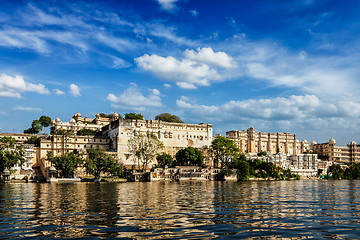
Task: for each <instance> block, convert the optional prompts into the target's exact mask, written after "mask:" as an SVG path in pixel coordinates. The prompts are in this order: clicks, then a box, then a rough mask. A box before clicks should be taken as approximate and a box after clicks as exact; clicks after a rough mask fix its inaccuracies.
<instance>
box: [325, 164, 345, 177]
mask: <svg viewBox="0 0 360 240" xmlns="http://www.w3.org/2000/svg"><path fill="white" fill-rule="evenodd" d="M328 175H330V176H331V178H333V179H342V178H344V170H343V169H342V168H341V167H340V165H338V164H333V165H331V166H330V167H329V169H328Z"/></svg>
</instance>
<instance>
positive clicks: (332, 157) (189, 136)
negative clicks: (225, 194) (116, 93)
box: [0, 112, 360, 179]
mask: <svg viewBox="0 0 360 240" xmlns="http://www.w3.org/2000/svg"><path fill="white" fill-rule="evenodd" d="M60 129H61V130H66V131H65V132H63V134H62V135H56V133H57V132H58V130H60ZM81 129H91V130H95V131H97V132H98V133H97V134H96V135H92V136H80V135H76V133H77V131H79V130H81ZM140 134H153V135H155V136H156V137H157V138H158V139H159V140H160V141H161V142H162V143H163V145H164V152H166V153H168V154H170V155H171V156H173V157H175V154H176V153H177V152H178V151H179V150H180V149H183V148H186V147H195V148H198V149H200V150H201V151H202V152H203V153H204V156H205V159H204V163H205V165H207V166H209V167H212V166H213V162H212V156H211V154H209V151H208V149H209V146H210V145H211V142H212V140H213V126H212V124H207V123H200V124H188V123H173V122H163V121H160V120H136V119H123V118H121V117H120V116H119V115H118V114H117V113H116V112H115V113H114V114H111V115H105V114H99V113H98V114H96V115H95V118H93V119H90V118H88V117H85V118H83V117H82V116H81V114H80V113H76V114H75V115H74V116H73V117H72V118H71V120H70V121H69V122H62V121H61V120H60V119H59V118H57V119H55V120H54V121H53V122H52V124H51V135H40V134H39V135H33V134H14V133H1V134H0V137H3V136H7V137H13V138H15V140H17V141H18V142H19V143H21V144H23V146H24V149H25V152H26V159H27V161H26V163H25V165H24V166H15V168H14V170H16V171H17V170H19V171H18V172H20V170H24V169H26V170H28V171H31V169H30V166H31V167H32V171H31V172H32V175H36V176H42V177H45V178H46V177H47V176H49V174H50V172H51V171H53V170H54V169H53V167H52V165H51V163H50V162H48V161H46V156H47V153H48V152H49V151H50V152H52V153H53V155H54V156H61V155H63V154H66V153H70V152H76V153H86V150H87V149H90V148H96V147H100V148H102V149H104V150H106V151H107V153H108V154H111V155H112V156H113V157H114V158H115V159H116V160H117V161H118V162H119V163H121V164H123V165H124V166H125V167H127V168H131V167H132V166H134V165H136V161H135V159H134V157H133V156H132V154H131V152H130V151H129V147H128V143H129V140H130V139H131V138H132V137H134V136H136V135H140ZM32 136H37V137H40V138H41V141H40V146H39V147H34V146H33V145H29V144H27V145H25V144H24V143H25V141H27V140H29V139H30V138H31V137H32ZM226 137H227V138H228V139H231V140H233V141H234V143H235V144H236V146H237V147H238V148H239V149H240V151H241V152H242V153H245V154H246V155H247V157H248V158H262V159H263V160H265V161H267V162H272V163H274V164H276V165H277V166H280V167H283V168H289V169H290V170H291V171H293V172H295V173H298V174H300V175H302V176H314V175H316V174H317V172H318V169H321V170H322V171H323V173H325V172H326V170H327V168H328V167H329V166H330V165H331V164H332V163H333V162H339V163H353V162H359V161H360V145H358V144H356V143H355V142H351V143H349V144H348V145H347V146H336V141H335V140H334V139H333V138H331V139H330V140H329V142H327V143H320V144H317V143H316V142H314V141H313V142H312V143H311V150H313V151H314V152H315V153H318V154H319V158H320V159H318V157H317V156H318V155H317V154H308V153H307V152H308V150H309V144H308V142H307V141H306V140H303V141H301V142H300V141H299V140H298V139H297V138H296V135H295V134H291V133H265V132H256V131H255V128H254V127H250V128H248V129H247V130H241V131H239V130H232V131H228V132H226ZM259 152H266V155H267V156H265V157H258V156H256V154H257V153H259ZM155 164H156V159H154V160H153V161H152V162H151V163H149V167H152V166H153V165H155ZM189 169H190V168H189ZM189 169H188V170H186V171H185V170H184V169H177V170H176V171H177V172H179V174H180V175H179V176H180V177H181V176H182V175H181V174H183V175H184V176H183V177H181V178H184V179H186V178H187V177H189V176H190V178H196V176H200V177H201V178H203V177H202V176H204V178H205V179H211V178H212V175H213V174H214V173H216V171H215V170H214V171H213V170H211V171H210V170H209V171H205V170H201V169H200V170H199V169H197V170H196V169H195V168H194V169H190V170H189ZM209 169H210V168H209ZM167 171H168V172H169V174H170V173H171V171H175V170H172V169H168V170H167ZM188 171H190V173H191V174H190V173H188ZM200 173H201V174H200ZM78 174H79V175H80V176H81V175H82V174H84V172H83V170H80V171H78ZM159 174H160V173H159ZM170 175H171V174H170ZM170 175H169V176H170ZM154 176H155V175H154ZM165 178H166V177H165Z"/></svg>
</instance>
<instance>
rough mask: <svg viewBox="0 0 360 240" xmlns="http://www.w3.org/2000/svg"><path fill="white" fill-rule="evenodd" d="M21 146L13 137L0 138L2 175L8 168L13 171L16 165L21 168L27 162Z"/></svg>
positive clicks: (0, 169) (0, 167)
mask: <svg viewBox="0 0 360 240" xmlns="http://www.w3.org/2000/svg"><path fill="white" fill-rule="evenodd" d="M24 156H25V152H24V150H23V149H22V146H21V145H18V144H16V140H15V139H14V138H12V137H0V173H3V172H4V170H5V169H6V168H7V169H8V170H9V171H11V168H13V167H14V166H15V165H16V164H19V165H20V166H21V165H22V164H23V163H24V162H25V161H26V159H25V157H24Z"/></svg>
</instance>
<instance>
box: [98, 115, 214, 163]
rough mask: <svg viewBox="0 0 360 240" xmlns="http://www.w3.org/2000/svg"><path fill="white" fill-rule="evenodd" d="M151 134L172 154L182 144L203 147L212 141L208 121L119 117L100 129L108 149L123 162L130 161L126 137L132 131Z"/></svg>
mask: <svg viewBox="0 0 360 240" xmlns="http://www.w3.org/2000/svg"><path fill="white" fill-rule="evenodd" d="M148 133H151V134H154V135H155V136H156V137H157V138H158V139H159V140H160V141H161V142H163V144H164V151H165V152H166V153H168V154H170V155H172V156H173V157H174V156H175V154H176V153H177V151H179V150H180V149H182V148H186V147H195V148H199V149H200V150H201V149H204V148H205V147H208V146H210V144H211V141H212V135H213V133H212V124H206V123H201V124H188V123H173V122H163V121H160V120H135V119H122V118H119V119H118V120H116V121H113V122H111V124H109V125H107V126H105V127H104V128H103V130H102V134H103V135H104V136H108V137H109V138H110V141H111V147H110V148H111V149H112V150H113V151H115V152H116V153H117V159H119V160H120V162H122V163H123V164H124V165H125V166H129V165H130V166H131V165H133V164H134V161H133V158H132V156H131V153H130V152H129V150H128V141H129V139H130V138H131V137H133V136H134V135H135V134H148Z"/></svg>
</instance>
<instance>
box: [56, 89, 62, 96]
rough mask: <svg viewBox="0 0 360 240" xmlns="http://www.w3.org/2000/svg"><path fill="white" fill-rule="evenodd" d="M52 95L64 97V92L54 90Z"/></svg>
mask: <svg viewBox="0 0 360 240" xmlns="http://www.w3.org/2000/svg"><path fill="white" fill-rule="evenodd" d="M54 93H55V94H56V95H65V92H63V91H61V90H59V89H54Z"/></svg>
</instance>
